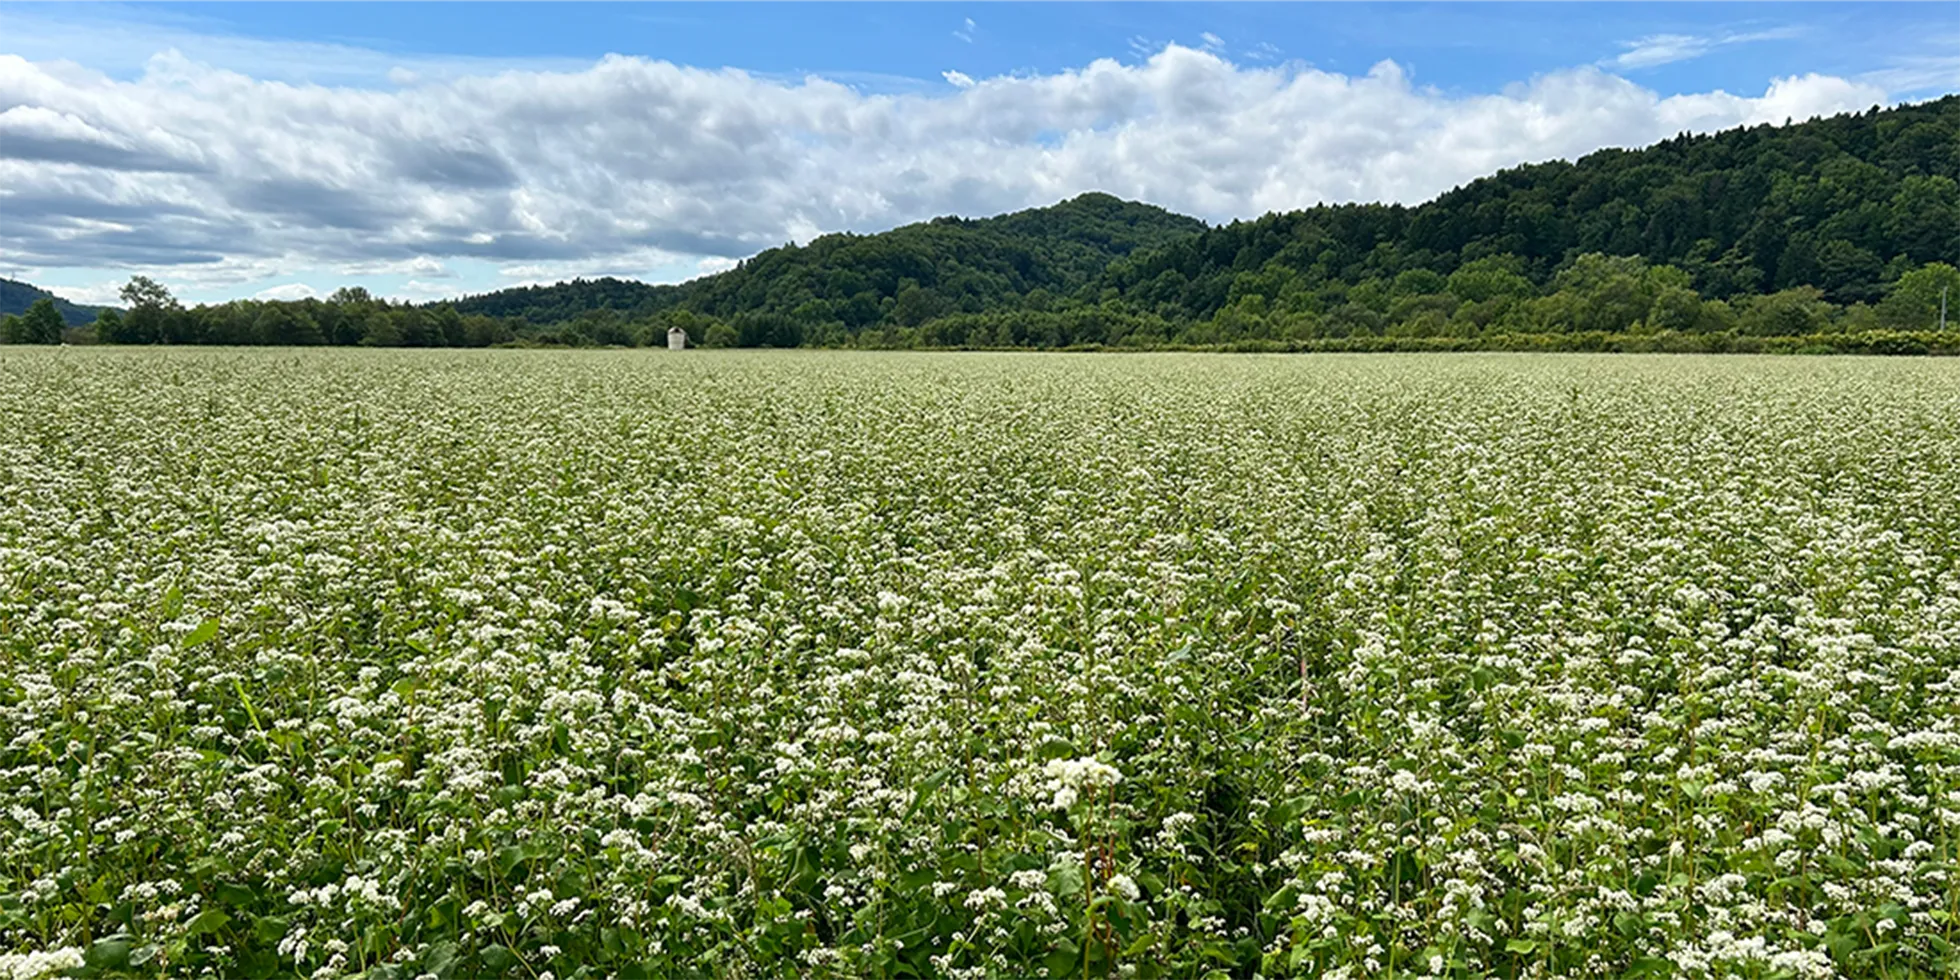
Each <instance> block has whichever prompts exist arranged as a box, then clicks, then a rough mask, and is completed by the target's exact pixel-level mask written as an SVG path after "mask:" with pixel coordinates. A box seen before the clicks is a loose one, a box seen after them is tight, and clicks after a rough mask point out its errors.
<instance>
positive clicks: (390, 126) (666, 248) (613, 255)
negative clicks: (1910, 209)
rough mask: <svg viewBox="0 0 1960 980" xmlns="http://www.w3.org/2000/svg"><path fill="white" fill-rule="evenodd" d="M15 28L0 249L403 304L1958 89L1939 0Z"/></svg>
mask: <svg viewBox="0 0 1960 980" xmlns="http://www.w3.org/2000/svg"><path fill="white" fill-rule="evenodd" d="M7 55H12V56H17V57H16V58H14V59H13V60H12V61H0V226H5V225H8V224H12V225H13V227H14V231H13V232H12V233H11V234H12V235H14V236H15V237H13V238H10V237H9V236H10V232H9V231H8V230H6V229H5V228H4V227H0V275H14V276H21V277H25V278H28V279H30V281H34V282H37V283H40V284H43V285H48V286H50V287H52V288H56V289H57V290H58V291H61V292H63V293H64V294H69V295H74V296H76V297H77V298H83V299H101V298H103V296H104V293H105V290H108V289H109V288H110V287H111V286H112V285H113V283H115V282H117V281H120V280H122V279H124V278H126V277H127V275H128V274H129V273H130V272H132V271H144V272H147V273H150V274H155V275H157V276H158V277H159V278H161V279H163V280H164V281H165V282H166V283H169V284H172V285H173V286H174V287H175V288H176V289H177V290H178V291H179V293H180V294H181V295H183V296H185V297H187V298H190V299H194V300H216V299H222V298H229V297H232V296H241V295H255V294H261V293H264V294H268V295H304V294H306V293H308V292H325V291H328V290H330V289H331V288H332V287H333V286H335V285H338V284H340V283H342V282H348V281H360V282H364V283H367V284H368V285H370V286H371V287H373V288H376V289H377V290H378V291H381V292H392V293H394V294H396V295H402V296H414V297H427V296H434V295H443V294H453V293H456V292H463V291H478V290H483V289H489V288H496V287H498V286H502V285H508V284H512V283H516V282H528V281H550V280H553V279H557V278H563V277H567V276H570V275H580V274H621V275H634V276H638V277H642V278H648V279H655V280H674V279H680V278H686V277H688V276H691V275H696V274H700V273H702V272H707V271H713V270H715V269H717V268H721V267H724V266H725V265H726V264H728V263H729V262H731V261H732V260H733V259H735V258H738V257H740V256H741V255H745V254H750V253H752V252H753V251H755V250H757V249H759V248H762V247H768V246H769V245H773V244H780V243H781V242H782V241H786V240H804V239H807V238H808V237H811V236H813V235H815V234H819V233H822V232H827V231H836V230H856V231H876V230H879V229H881V228H885V227H891V226H892V225H895V224H899V223H903V222H905V221H910V220H919V219H921V218H924V217H930V216H931V215H933V214H938V213H948V212H956V213H968V214H972V213H991V212H993V211H996V210H1005V209H1011V208H1014V207H1022V206H1033V205H1039V204H1045V203H1051V202H1052V201H1053V200H1056V199H1059V198H1061V197H1066V196H1069V195H1071V194H1073V193H1079V192H1081V191H1084V190H1092V189H1103V190H1110V191H1112V192H1114V193H1119V194H1123V195H1124V196H1128V197H1137V198H1141V199H1145V200H1151V201H1153V202H1154V203H1160V204H1163V205H1165V206H1167V207H1172V208H1174V209H1176V210H1181V211H1185V212H1187V213H1194V214H1197V215H1199V216H1200V217H1204V218H1206V219H1207V220H1213V221H1220V220H1229V219H1231V218H1235V217H1250V216H1253V215H1256V214H1258V213H1261V212H1263V211H1265V210H1270V209H1273V208H1278V207H1301V206H1308V205H1311V204H1313V203H1318V202H1320V201H1323V200H1354V199H1395V200H1409V201H1415V200H1421V199H1423V198H1425V197H1428V196H1430V195H1433V194H1434V193H1437V192H1439V191H1441V190H1445V189H1447V188H1448V187H1450V186H1454V185H1455V184H1457V183H1461V182H1462V181H1464V180H1467V179H1471V178H1473V177H1475V176H1476V175H1478V174H1480V173H1483V172H1486V171H1487V170H1489V169H1492V168H1493V167H1495V166H1502V165H1508V164H1510V163H1516V162H1523V161H1525V160H1530V159H1542V158H1545V157H1548V156H1570V155H1577V154H1580V153H1583V152H1586V151H1588V150H1591V149H1594V148H1597V147H1598V146H1602V145H1638V144H1639V143H1643V142H1647V141H1650V140H1652V139H1656V138H1661V137H1664V136H1667V135H1672V133H1673V132H1674V131H1678V130H1679V129H1697V130H1706V129H1714V128H1726V127H1727V126H1731V125H1737V124H1742V123H1747V122H1754V121H1765V120H1774V121H1781V119H1782V118H1783V117H1784V116H1789V115H1799V116H1801V115H1808V114H1814V113H1817V112H1832V111H1841V110H1843V109H1846V108H1861V107H1863V106H1864V105H1866V104H1871V103H1874V102H1896V101H1901V100H1907V99H1919V98H1926V97H1931V96H1936V95H1941V94H1945V93H1948V92H1952V91H1956V90H1960V7H1956V6H1955V5H1954V4H1951V3H1942V4H1899V5H1888V4H1828V3H1806V4H1792V5H1784V4H1770V3H1751V4H1679V3H1664V4H1640V3H1614V4H1599V5H1594V4H1563V3H1561V4H1547V3H1533V4H1468V3H1446V4H1418V3H1407V4H1365V3H1342V4H1327V5H1295V4H1270V3H1257V4H1225V3H1220V4H1182V3H1146V4H1129V3H1109V4H1063V3H1039V4H1021V3H975V4H967V3H956V2H940V3H924V4H896V3H888V4H748V3H727V4H673V5H661V6H647V5H639V4H623V3H617V4H615V3H604V4H586V3H557V4H522V3H506V4H487V5H480V4H465V3H435V4H314V3H271V4H252V3H223V4H144V5H134V6H124V5H114V4H87V5H62V6H55V5H39V4H26V5H23V4H0V58H4V56H7ZM609 56H611V57H610V59H609V60H605V61H602V59H608V57H609ZM1105 59H1106V60H1107V61H1105ZM61 62H72V63H74V64H73V65H69V66H64V65H62V64H60V63H61ZM725 69H737V70H738V71H734V72H730V71H726V70H725ZM512 73H517V74H512ZM813 79H815V80H814V81H813ZM226 105H230V106H231V108H229V109H227V108H225V106H226ZM10 148H11V149H10ZM9 185H12V190H11V193H10V188H9ZM9 210H12V211H14V212H16V213H15V214H14V215H13V216H12V221H11V222H9V221H8V220H7V219H8V218H9V215H8V214H7V212H8V211H9ZM22 229H25V230H22ZM9 252H11V253H13V254H12V255H9V254H8V253H9Z"/></svg>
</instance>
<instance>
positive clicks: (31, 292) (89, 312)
mask: <svg viewBox="0 0 1960 980" xmlns="http://www.w3.org/2000/svg"><path fill="white" fill-rule="evenodd" d="M41 299H51V300H54V308H55V309H56V310H57V311H59V312H60V313H61V320H62V322H63V323H66V324H67V325H68V326H71V327H86V326H88V325H89V324H91V323H94V322H95V318H96V317H97V316H98V315H100V314H101V312H102V311H103V310H105V309H109V307H106V306H84V305H82V304H80V303H70V302H69V301H67V300H65V299H62V298H61V297H59V296H56V295H55V294H53V293H51V292H49V291H47V290H45V289H42V288H41V287H39V286H35V285H31V284H29V283H24V282H21V281H20V280H18V279H0V316H7V315H8V314H19V313H25V312H27V308H28V307H30V306H33V305H34V302H35V301H36V300H41Z"/></svg>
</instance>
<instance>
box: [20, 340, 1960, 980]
mask: <svg viewBox="0 0 1960 980" xmlns="http://www.w3.org/2000/svg"><path fill="white" fill-rule="evenodd" d="M0 415H3V416H4V418H5V419H6V420H7V421H6V423H5V425H4V427H0V493H4V496H0V667H4V669H3V670H0V796H4V800H0V954H5V955H0V976H4V975H5V974H6V972H7V970H8V969H11V970H13V971H14V973H15V975H17V976H31V975H36V974H38V973H41V972H44V971H48V970H54V969H59V968H64V967H68V968H72V970H73V972H74V973H75V974H77V975H90V974H97V973H114V972H118V971H121V970H126V969H127V970H134V971H135V972H138V973H143V974H159V973H161V974H174V975H192V974H197V973H201V972H207V971H208V972H212V973H216V974H220V975H226V976H245V975H267V974H301V975H306V976H313V977H329V976H338V975H351V974H357V973H366V974H369V975H373V976H400V977H404V978H406V977H414V976H420V975H426V974H433V975H435V976H438V977H447V976H489V975H500V976H512V977H524V978H533V980H535V978H540V977H544V976H546V975H550V976H553V977H556V978H558V980H563V978H566V977H578V976H597V975H602V974H609V973H615V972H618V973H622V974H624V975H633V974H634V973H635V972H638V973H643V974H646V975H652V976H675V975H714V976H727V977H761V976H786V975H807V976H832V975H837V976H852V977H858V976H908V975H927V974H939V975H952V976H976V977H977V976H982V975H1001V976H1025V975H1037V974H1040V973H1042V972H1043V971H1046V973H1047V974H1048V975H1050V976H1057V977H1061V976H1089V977H1099V976H1106V975H1114V976H1125V977H1127V976H1137V977H1149V976H1171V977H1193V976H1198V975H1201V974H1203V973H1205V972H1206V971H1209V970H1218V971H1223V972H1224V973H1226V974H1230V975H1236V976H1244V975H1250V974H1251V973H1253V972H1255V971H1261V972H1263V973H1265V974H1266V975H1276V974H1293V975H1303V976H1307V975H1324V976H1337V977H1351V978H1361V977H1390V976H1404V975H1411V976H1449V977H1475V976H1501V977H1522V976H1569V975H1585V976H1621V975H1634V976H1642V975H1644V976H1655V977H1660V976H1670V975H1672V976H1683V977H1701V976H1737V977H1775V976H1786V977H1787V976H1797V977H1823V976H1831V975H1836V974H1848V975H1853V976H1883V977H1906V976H1925V975H1950V974H1952V973H1953V972H1954V971H1955V970H1956V969H1960V959H1956V953H1955V951H1954V948H1953V946H1952V945H1951V944H1952V943H1955V942H1960V920H1956V915H1960V883H1956V878H1955V875H1956V873H1960V872H1957V871H1956V861H1960V840H1957V839H1956V838H1960V364H1955V363H1946V362H1932V361H1905V360H1893V361H1865V360H1844V359H1823V358H1818V359H1806V358H1786V359H1775V360H1769V359H1753V358H1740V357H1737V358H1727V359H1722V358H1707V359H1697V358H1663V357H1656V358H1641V357H1633V356H1624V357H1585V356H1570V357H1538V358H1533V357H1525V356H1478V355H1466V356H1457V357H1436V358H1425V357H1418V356H1403V357H1380V358H1375V357H1304V356H1303V357H1293V358H1283V357H1274V358H1258V357H1223V356H1215V357H1204V356H1184V355H1136V356H1124V357H1114V356H1112V357H1089V356H1068V355H906V354H884V355H876V354H872V355H866V354H811V353H803V354H788V353H782V354H763V353H748V354H743V353H714V352H707V353H689V354H684V355H668V354H659V353H650V352H611V353H607V352H592V353H578V352H567V353H539V352H516V351H491V352H475V353H451V352H433V351H410V352H379V351H363V350H348V351H331V352H328V351H307V352H293V351H285V350H258V351H239V350H207V351H172V352H161V351H155V350H86V349H83V350H75V349H55V350H47V351H36V352H28V353H22V352H15V351H9V352H6V353H4V354H0ZM9 957H11V958H9ZM78 963H79V964H82V965H81V966H79V967H76V966H75V964H78Z"/></svg>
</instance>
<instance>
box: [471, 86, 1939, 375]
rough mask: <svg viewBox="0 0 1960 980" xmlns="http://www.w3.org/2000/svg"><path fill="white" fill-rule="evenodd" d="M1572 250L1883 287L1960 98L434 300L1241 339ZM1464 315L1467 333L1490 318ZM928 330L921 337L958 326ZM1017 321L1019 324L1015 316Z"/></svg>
mask: <svg viewBox="0 0 1960 980" xmlns="http://www.w3.org/2000/svg"><path fill="white" fill-rule="evenodd" d="M1588 253H1600V254H1603V255H1608V256H1619V257H1625V258H1629V259H1638V260H1640V261H1641V262H1644V263H1647V264H1650V265H1663V264H1666V265H1671V266H1673V267H1675V268H1677V269H1679V270H1680V271H1682V272H1684V273H1686V275H1687V277H1688V280H1689V282H1688V285H1689V286H1691V287H1692V288H1693V289H1694V290H1696V291H1697V292H1698V293H1699V294H1700V295H1701V296H1703V297H1704V298H1707V299H1715V300H1721V299H1727V298H1730V297H1737V296H1746V295H1750V294H1763V293H1771V292H1776V291H1778V290H1783V289H1788V288H1792V287H1797V286H1806V287H1815V288H1817V289H1818V290H1820V291H1821V293H1822V295H1823V298H1825V299H1826V300H1828V301H1830V302H1832V303H1838V304H1846V305H1849V304H1857V303H1871V302H1876V301H1877V300H1878V299H1879V298H1880V297H1881V295H1882V294H1883V293H1884V292H1885V290H1886V288H1887V286H1888V284H1889V283H1891V282H1893V281H1895V280H1896V279H1897V278H1898V277H1899V276H1900V275H1901V274H1902V273H1903V272H1904V271H1906V270H1908V269H1910V268H1913V267H1915V266H1918V265H1922V264H1925V263H1928V262H1935V261H1944V262H1954V261H1957V260H1960V96H1948V97H1945V98H1942V99H1938V100H1934V101H1929V102H1924V103H1919V104H1913V105H1903V106H1896V107H1893V108H1890V109H1873V110H1870V111H1867V112H1863V113H1852V114H1845V115H1839V116H1835V117H1831V118H1825V119H1815V120H1811V121H1808V122H1803V123H1797V124H1794V125H1783V126H1770V125H1760V126H1754V127H1745V128H1738V129H1732V130H1727V131H1724V132H1720V133H1715V134H1710V135H1703V136H1689V135H1682V136H1679V137H1676V138H1673V139H1669V140H1665V141H1662V142H1660V143H1657V144H1654V145H1652V146H1648V147H1644V148H1640V149H1603V150H1599V151H1597V152H1594V153H1591V154H1588V155H1587V156H1585V157H1583V158H1581V159H1579V160H1577V161H1575V162H1565V161H1554V162H1549V163H1539V164H1529V165H1525V166H1520V167H1514V168H1510V169H1507V170H1503V171H1500V172H1498V173H1496V174H1493V175H1491V176H1488V177H1483V178H1479V179H1477V180H1474V181H1472V182H1470V183H1468V184H1465V185H1463V186H1461V187H1458V188H1455V189H1453V190H1451V191H1448V192H1446V193H1444V194H1442V195H1439V196H1438V197H1436V198H1435V199H1433V200H1431V201H1428V202H1426V203H1423V204H1419V205H1414V206H1405V205H1386V204H1346V205H1322V206H1318V207H1313V208H1308V209H1304V210H1299V211H1289V212H1275V213H1270V214H1267V215H1265V216H1263V217H1260V218H1257V219H1253V220H1249V221H1235V222H1232V223H1230V224H1226V225H1221V226H1217V227H1208V226H1206V225H1205V224H1204V223H1203V222H1200V221H1198V220H1197V219H1193V218H1187V217H1183V216H1180V215H1176V214H1173V213H1171V212H1168V211H1165V210H1163V209H1161V208H1156V207H1153V206H1150V205H1146V204H1139V203H1136V202H1127V201H1122V200H1119V199H1117V198H1114V197H1111V196H1109V195H1106V194H1086V195H1083V196H1081V197H1078V198H1074V199H1072V200H1069V201H1064V202H1062V203H1060V204H1057V205H1055V206H1053V207H1048V208H1036V209H1033V210H1029V211H1021V212H1016V213H1014V214H1009V215H1002V216H999V217H994V218H983V219H961V218H939V219H934V220H933V221H928V222H923V223H920V224H914V225H906V226H904V227H901V228H895V229H893V230H891V231H888V232H884V233H881V234H875V235H848V234H846V235H826V236H824V237H822V238H819V239H817V240H815V241H813V242H811V243H810V244H809V245H807V246H803V247H800V248H799V247H795V246H789V247H785V248H780V249H770V250H769V251H766V252H763V253H761V254H759V255H757V256H755V257H753V258H751V259H748V260H746V261H745V262H743V263H742V264H741V265H740V266H738V267H737V268H735V269H733V270H730V271H728V272H724V273H720V274H717V275H711V276H705V277H702V278H700V279H697V280H693V281H691V282H688V283H683V284H681V285H678V286H651V285H647V284H645V283H637V282H632V281H628V280H619V279H598V280H576V281H573V282H570V283H560V284H557V285H553V286H531V287H524V288H521V289H514V290H503V291H499V292H494V293H488V294H484V295H480V296H471V297H466V298H464V299H461V300H457V301H454V303H453V304H450V305H454V306H455V307H456V308H457V309H458V310H460V311H462V312H464V313H485V314H490V315H493V316H505V317H508V316H522V317H524V318H526V319H527V320H529V321H530V322H531V323H534V324H559V323H565V322H568V321H573V320H576V319H579V318H580V317H587V318H590V317H592V316H595V315H598V316H602V317H611V316H623V317H627V318H645V317H649V316H654V315H659V314H668V313H672V312H676V311H688V312H691V313H694V314H699V315H702V316H705V317H712V318H719V319H723V320H735V319H740V318H747V319H748V320H750V321H756V323H755V324H752V326H751V328H750V331H749V333H750V336H746V337H743V338H741V339H740V342H742V343H776V344H808V343H826V344H836V343H845V342H851V338H852V337H854V336H855V335H857V334H859V333H861V332H864V331H867V330H885V331H891V330H909V329H917V328H920V327H922V326H923V325H925V324H927V323H933V322H936V321H958V322H964V323H968V325H969V326H971V323H970V321H972V320H973V318H974V317H975V316H977V315H982V314H995V315H1000V316H1005V315H1009V314H1013V313H1019V312H1024V313H1049V312H1052V311H1057V310H1062V309H1066V308H1068V307H1071V306H1073V307H1076V308H1086V307H1099V308H1102V309H1104V310H1118V311H1120V312H1121V313H1122V314H1124V315H1134V316H1143V317H1146V318H1156V319H1159V320H1162V321H1163V322H1165V323H1167V324H1170V325H1173V326H1175V325H1177V324H1185V323H1191V322H1200V321H1202V322H1209V321H1211V320H1213V319H1214V318H1216V317H1218V315H1219V314H1221V313H1224V312H1228V311H1229V313H1230V315H1231V317H1232V318H1234V320H1235V322H1236V321H1239V320H1246V321H1250V322H1252V323H1253V327H1252V332H1251V333H1249V334H1246V336H1249V337H1255V338H1256V337H1258V336H1260V330H1261V329H1265V330H1269V331H1271V332H1273V333H1275V334H1276V335H1287V336H1297V335H1298V334H1299V333H1301V332H1302V331H1312V330H1319V329H1321V328H1320V327H1318V326H1315V327H1303V326H1301V325H1300V324H1301V322H1302V321H1304V320H1306V319H1315V320H1317V321H1325V320H1329V319H1331V321H1332V323H1333V325H1332V326H1331V327H1328V328H1326V329H1328V330H1333V331H1337V332H1336V333H1334V334H1331V335H1332V336H1351V335H1355V334H1359V333H1365V332H1369V331H1373V332H1377V333H1379V332H1380V331H1381V330H1383V329H1385V328H1386V326H1385V325H1386V324H1388V323H1392V322H1393V321H1394V320H1395V319H1396V318H1398V317H1399V316H1401V315H1402V314H1403V313H1406V312H1408V311H1407V310H1398V308H1397V305H1396V300H1397V298H1398V295H1399V294H1406V293H1411V292H1417V293H1424V294H1439V293H1441V292H1442V291H1443V286H1442V283H1443V281H1444V280H1445V279H1447V277H1449V276H1451V275H1452V274H1454V273H1456V272H1458V271H1459V270H1460V269H1463V268H1464V267H1466V266H1470V265H1472V264H1475V263H1480V264H1478V265H1477V266H1476V269H1475V270H1473V274H1474V275H1477V276H1486V277H1487V275H1486V274H1494V272H1493V270H1496V271H1498V272H1502V273H1503V274H1505V275H1512V274H1515V275H1516V276H1518V277H1519V278H1520V280H1521V281H1522V283H1523V284H1525V285H1528V286H1529V287H1530V288H1532V289H1536V290H1543V289H1546V288H1548V287H1549V286H1550V285H1551V283H1552V281H1553V279H1554V277H1555V276H1556V275H1557V274H1558V273H1559V272H1560V271H1561V270H1563V269H1566V268H1567V267H1569V266H1570V265H1571V264H1572V263H1573V261H1574V260H1575V259H1576V258H1577V257H1579V256H1581V255H1584V254H1588ZM1500 266H1501V269H1499V268H1498V267H1500ZM1507 288H1509V287H1507ZM1520 288H1522V287H1520ZM1472 292H1473V293H1476V292H1477V290H1476V289H1475V288H1473V289H1472ZM1458 298H1459V299H1461V298H1462V297H1458ZM1485 299H1486V298H1485V297H1482V296H1479V297H1478V300H1479V301H1480V302H1482V301H1485ZM1459 305H1460V304H1459ZM1444 312H1445V315H1452V316H1453V315H1455V312H1456V311H1455V308H1454V307H1452V309H1451V310H1450V311H1444ZM1643 312H1644V311H1643ZM1477 316H1478V317H1479V319H1478V321H1477V322H1476V323H1474V324H1472V326H1473V327H1475V328H1476V329H1489V328H1490V327H1491V325H1492V324H1493V323H1495V322H1497V321H1496V320H1495V319H1493V317H1494V316H1495V314H1493V315H1492V316H1484V315H1483V314H1481V313H1480V314H1477ZM1609 319H1610V318H1609ZM1274 321H1277V324H1278V325H1277V326H1274V325H1273V322H1274ZM1261 324H1264V326H1263V327H1262V326H1261ZM997 326H998V325H997V324H992V325H989V328H990V329H991V328H992V327H997ZM984 332H985V331H983V333H984ZM929 333H931V334H932V336H930V337H929V338H927V341H928V342H929V344H953V345H959V344H963V343H971V342H973V338H974V336H975V335H974V334H973V333H972V331H971V330H970V329H967V328H966V327H961V328H960V329H955V330H952V331H950V332H948V331H937V332H931V331H929ZM1066 333H1067V331H1064V334H1066ZM1202 333H1203V332H1201V334H1202ZM1315 335H1316V336H1329V335H1330V334H1327V333H1319V334H1315ZM987 336H989V337H993V336H996V335H995V334H987ZM1015 337H1016V342H1017V343H1021V342H1024V341H1023V340H1022V339H1021V337H1022V332H1021V331H1020V330H1019V328H1016V332H1015ZM1085 339H1086V340H1088V341H1089V342H1102V340H1103V339H1104V338H1099V337H1097V336H1095V330H1094V329H1093V328H1092V329H1091V330H1090V332H1089V333H1088V334H1085V335H1084V336H1083V337H1080V338H1077V337H1074V336H1073V335H1067V336H1063V337H1061V340H1062V341H1063V342H1081V341H1082V340H1085ZM1193 339H1194V342H1216V341H1217V340H1220V339H1226V340H1229V339H1234V338H1233V337H1231V336H1229V331H1228V333H1227V335H1222V336H1220V337H1211V336H1208V335H1207V336H1204V337H1202V338H1193Z"/></svg>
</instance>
